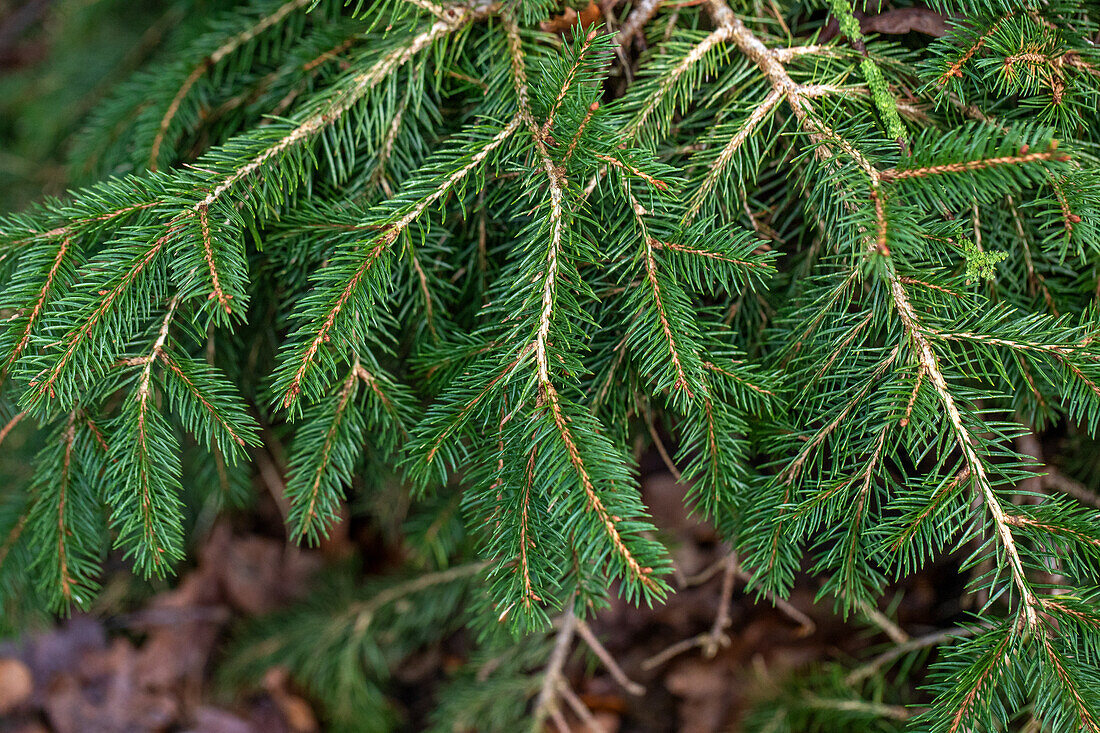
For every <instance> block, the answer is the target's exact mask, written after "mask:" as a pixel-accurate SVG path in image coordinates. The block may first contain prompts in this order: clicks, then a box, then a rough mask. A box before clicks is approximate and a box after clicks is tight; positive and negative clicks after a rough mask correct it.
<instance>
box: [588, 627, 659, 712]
mask: <svg viewBox="0 0 1100 733" xmlns="http://www.w3.org/2000/svg"><path fill="white" fill-rule="evenodd" d="M577 635H578V636H580V637H581V639H583V640H584V643H585V644H587V645H588V648H589V649H591V650H592V651H593V653H595V655H596V656H597V657H599V659H600V661H601V662H603V666H604V668H606V669H607V671H608V672H610V673H611V676H612V677H614V678H615V681H616V682H618V683H619V685H620V686H621V687H622V688H623V689H624V690H626V691H627V692H629V693H630V694H631V695H637V696H641V695H644V694H645V687H643V686H642V685H640V684H638V683H637V682H635V681H633V680H632V679H630V678H629V677H627V675H626V672H624V671H623V668H622V667H620V666H619V663H618V662H616V661H615V657H613V656H611V652H609V651H607V648H606V647H604V645H603V644H601V643H600V640H599V639H597V638H596V635H595V634H594V633H592V629H591V628H590V627H589V626H588V623H587V622H586V621H585V620H584V619H582V618H578V619H577Z"/></svg>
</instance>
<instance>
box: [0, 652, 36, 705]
mask: <svg viewBox="0 0 1100 733" xmlns="http://www.w3.org/2000/svg"><path fill="white" fill-rule="evenodd" d="M32 692H34V678H33V677H32V676H31V670H30V667H28V666H27V665H26V664H24V663H23V662H21V661H19V660H18V659H12V658H5V659H0V715H3V714H6V713H10V712H11V711H13V710H15V709H16V708H17V707H19V706H20V705H22V704H23V703H25V702H26V701H27V700H29V699H30V697H31V693H32Z"/></svg>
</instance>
